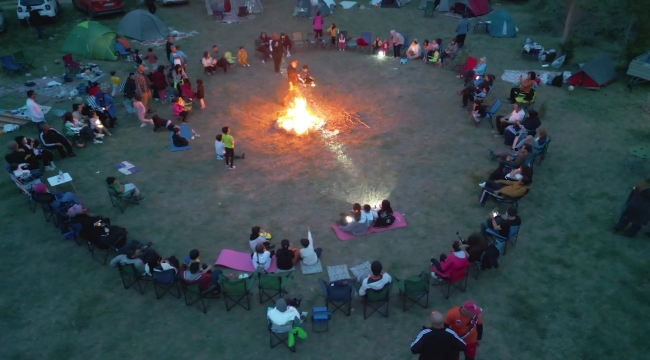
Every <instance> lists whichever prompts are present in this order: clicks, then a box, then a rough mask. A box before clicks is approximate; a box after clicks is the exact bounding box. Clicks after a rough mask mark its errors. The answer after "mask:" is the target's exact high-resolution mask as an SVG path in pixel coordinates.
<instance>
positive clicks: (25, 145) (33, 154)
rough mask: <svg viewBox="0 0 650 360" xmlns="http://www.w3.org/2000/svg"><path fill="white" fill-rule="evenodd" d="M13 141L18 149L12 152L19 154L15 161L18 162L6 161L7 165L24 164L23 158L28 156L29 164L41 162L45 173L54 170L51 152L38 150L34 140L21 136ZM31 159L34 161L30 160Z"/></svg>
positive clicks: (37, 143)
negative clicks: (13, 163)
mask: <svg viewBox="0 0 650 360" xmlns="http://www.w3.org/2000/svg"><path fill="white" fill-rule="evenodd" d="M14 140H15V141H16V144H17V145H18V148H17V149H16V150H15V151H14V152H17V153H20V154H19V157H18V158H17V160H19V161H7V162H8V163H12V162H17V163H23V162H25V161H24V160H25V157H27V155H30V156H29V157H27V159H30V160H29V161H30V162H32V161H41V162H43V166H44V167H45V170H47V171H51V170H54V169H56V166H55V165H54V161H53V160H54V155H53V154H52V152H51V151H49V150H47V149H39V148H38V145H39V142H38V141H37V140H36V139H33V138H26V137H24V136H22V135H21V136H16V138H15V139H14ZM10 151H11V150H10ZM14 156H15V155H14ZM32 158H33V159H34V160H31V159H32ZM5 160H6V158H5Z"/></svg>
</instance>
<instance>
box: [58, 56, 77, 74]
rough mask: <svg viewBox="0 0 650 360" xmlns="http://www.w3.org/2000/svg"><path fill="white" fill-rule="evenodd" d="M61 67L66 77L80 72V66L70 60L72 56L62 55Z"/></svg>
mask: <svg viewBox="0 0 650 360" xmlns="http://www.w3.org/2000/svg"><path fill="white" fill-rule="evenodd" d="M62 59H63V66H65V72H66V74H68V75H71V76H72V75H76V74H78V73H79V72H80V71H81V64H80V63H78V62H76V61H74V60H72V54H67V55H63V57H62Z"/></svg>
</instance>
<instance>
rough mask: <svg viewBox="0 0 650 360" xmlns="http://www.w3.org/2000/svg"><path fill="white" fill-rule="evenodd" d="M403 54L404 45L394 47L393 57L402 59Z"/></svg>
mask: <svg viewBox="0 0 650 360" xmlns="http://www.w3.org/2000/svg"><path fill="white" fill-rule="evenodd" d="M401 53H402V44H394V45H393V57H394V58H398V57H401Z"/></svg>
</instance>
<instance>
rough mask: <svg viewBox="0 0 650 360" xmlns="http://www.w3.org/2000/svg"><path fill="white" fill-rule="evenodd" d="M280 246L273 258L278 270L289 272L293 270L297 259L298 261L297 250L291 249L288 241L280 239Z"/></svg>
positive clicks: (298, 254)
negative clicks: (275, 259)
mask: <svg viewBox="0 0 650 360" xmlns="http://www.w3.org/2000/svg"><path fill="white" fill-rule="evenodd" d="M280 246H282V248H281V249H280V250H278V251H276V252H275V257H276V258H277V261H278V269H280V270H289V269H291V268H293V266H294V265H295V264H296V262H297V261H298V259H300V253H299V250H298V249H295V248H291V247H290V246H291V244H290V243H289V240H288V239H282V241H281V242H280Z"/></svg>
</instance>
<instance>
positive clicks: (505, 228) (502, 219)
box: [481, 206, 521, 239]
mask: <svg viewBox="0 0 650 360" xmlns="http://www.w3.org/2000/svg"><path fill="white" fill-rule="evenodd" d="M512 226H521V218H520V217H519V216H517V208H516V207H514V206H509V207H508V209H507V210H506V213H505V214H503V215H499V214H498V213H490V217H489V218H488V219H487V221H484V222H482V223H481V233H482V234H483V236H488V232H487V229H490V230H492V231H494V232H496V233H498V234H499V235H501V236H503V237H504V238H506V239H507V238H508V236H509V235H510V227H512Z"/></svg>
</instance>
